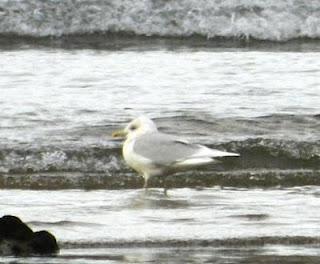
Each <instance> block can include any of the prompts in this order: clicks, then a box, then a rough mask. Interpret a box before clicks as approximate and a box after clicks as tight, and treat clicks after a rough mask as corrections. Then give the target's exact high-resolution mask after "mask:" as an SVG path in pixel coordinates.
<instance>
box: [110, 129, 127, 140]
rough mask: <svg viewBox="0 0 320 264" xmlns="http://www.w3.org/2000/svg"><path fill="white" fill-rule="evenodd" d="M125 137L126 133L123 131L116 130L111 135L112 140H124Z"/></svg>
mask: <svg viewBox="0 0 320 264" xmlns="http://www.w3.org/2000/svg"><path fill="white" fill-rule="evenodd" d="M126 136H127V132H126V131H124V130H123V129H121V130H116V131H114V132H113V133H112V137H113V138H124V137H126Z"/></svg>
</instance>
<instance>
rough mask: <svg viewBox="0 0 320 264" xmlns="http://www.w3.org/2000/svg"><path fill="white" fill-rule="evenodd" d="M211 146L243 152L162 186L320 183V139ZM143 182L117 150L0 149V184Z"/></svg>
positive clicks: (114, 185)
mask: <svg viewBox="0 0 320 264" xmlns="http://www.w3.org/2000/svg"><path fill="white" fill-rule="evenodd" d="M210 147H213V148H217V149H221V150H227V151H231V152H239V153H240V155H241V156H240V157H239V158H226V159H224V160H222V161H223V162H221V163H219V164H217V165H214V166H208V167H205V168H202V169H201V170H193V171H188V172H184V173H180V174H176V175H173V176H170V177H168V178H167V179H166V185H167V186H168V187H195V186H214V185H222V186H238V187H251V186H262V187H271V186H278V185H280V186H299V185H314V184H317V185H319V184H320V141H314V142H296V141H286V140H276V139H264V138H256V139H247V140H243V141H230V142H226V143H221V144H218V145H210ZM181 174H183V175H181ZM142 184H143V182H142V178H141V177H139V176H137V174H136V173H135V172H133V171H131V170H130V169H129V168H128V166H127V165H126V164H125V163H124V161H123V158H122V157H121V150H120V148H99V147H92V148H89V147H86V148H79V149H76V150H62V149H27V150H21V149H19V150H17V149H0V187H1V188H24V189H68V188H83V189H120V188H140V187H141V186H142ZM150 186H152V187H161V186H163V179H162V178H154V179H152V180H151V182H150Z"/></svg>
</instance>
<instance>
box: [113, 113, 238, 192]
mask: <svg viewBox="0 0 320 264" xmlns="http://www.w3.org/2000/svg"><path fill="white" fill-rule="evenodd" d="M112 136H113V137H114V138H124V139H125V141H124V144H123V147H122V154H123V157H124V160H125V161H126V163H127V164H128V165H129V166H130V167H131V168H133V169H134V170H135V171H136V172H138V173H139V174H140V175H141V176H142V177H143V178H144V185H143V187H144V188H145V190H147V188H148V181H149V179H150V178H151V177H154V176H162V177H166V176H168V175H171V174H174V173H176V172H180V171H186V170H189V169H193V168H196V167H199V166H204V165H208V164H210V163H215V162H217V160H216V158H221V157H237V156H239V154H238V153H231V152H225V151H221V150H217V149H211V148H208V147H206V146H203V145H199V144H193V143H189V142H188V141H185V140H183V139H180V138H178V137H175V136H173V135H169V134H165V133H161V132H159V131H158V129H157V126H156V125H155V123H154V122H153V121H152V120H151V119H149V118H147V117H145V116H141V117H138V118H136V119H134V120H132V121H131V122H130V123H129V124H128V125H127V126H126V127H125V128H124V129H122V130H118V131H115V132H113V133H112ZM164 193H165V194H167V188H166V187H165V188H164Z"/></svg>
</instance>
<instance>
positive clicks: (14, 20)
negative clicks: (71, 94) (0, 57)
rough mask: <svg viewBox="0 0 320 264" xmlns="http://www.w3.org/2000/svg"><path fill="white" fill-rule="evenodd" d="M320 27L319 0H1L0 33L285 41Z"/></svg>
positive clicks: (313, 34) (318, 33) (312, 34)
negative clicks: (120, 34)
mask: <svg viewBox="0 0 320 264" xmlns="http://www.w3.org/2000/svg"><path fill="white" fill-rule="evenodd" d="M319 25H320V3H319V1H316V0H313V1H310V0H301V1H292V0H284V1H277V0H271V1H219V0H215V1H196V0H184V1H179V0H170V1H168V0H147V1H145V0H137V1H130V0H121V1H119V0H110V1H103V0H94V1H87V0H78V1H74V0H60V1H41V0H19V1H18V0H11V1H5V0H0V35H7V34H11V35H17V36H32V37H47V36H50V37H58V38H59V37H61V36H68V35H75V34H80V35H83V34H84V35H90V34H92V33H97V34H99V35H104V34H109V33H111V34H112V33H116V34H117V33H127V34H131V35H133V36H148V37H152V36H155V37H186V38H188V37H190V36H202V37H205V38H207V39H216V38H221V37H222V38H236V39H245V40H248V39H251V38H252V39H257V40H268V41H277V42H283V41H287V40H291V39H297V38H309V39H318V38H319V37H320V26H319Z"/></svg>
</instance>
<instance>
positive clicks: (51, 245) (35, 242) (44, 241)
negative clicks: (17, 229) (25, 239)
mask: <svg viewBox="0 0 320 264" xmlns="http://www.w3.org/2000/svg"><path fill="white" fill-rule="evenodd" d="M30 246H31V248H32V250H33V251H34V252H38V253H39V254H50V253H52V252H57V251H58V250H59V247H58V244H57V241H56V238H55V237H54V236H53V235H52V234H51V233H49V232H48V231H44V230H42V231H38V232H34V233H33V237H32V240H31V241H30Z"/></svg>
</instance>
